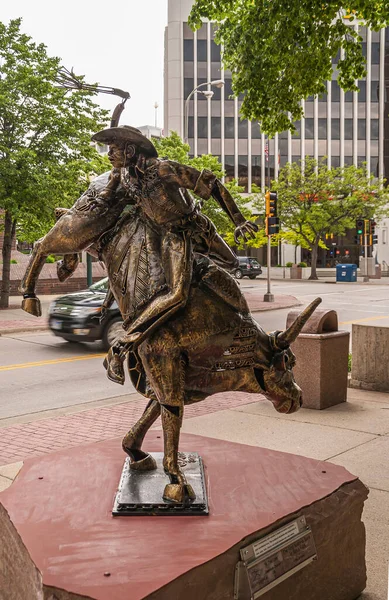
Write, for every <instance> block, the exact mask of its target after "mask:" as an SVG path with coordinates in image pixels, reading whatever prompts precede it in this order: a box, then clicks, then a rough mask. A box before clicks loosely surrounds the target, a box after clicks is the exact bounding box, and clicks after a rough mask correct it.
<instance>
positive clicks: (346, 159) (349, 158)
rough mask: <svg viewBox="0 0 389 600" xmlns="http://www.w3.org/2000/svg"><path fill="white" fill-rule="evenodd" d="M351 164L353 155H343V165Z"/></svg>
mask: <svg viewBox="0 0 389 600" xmlns="http://www.w3.org/2000/svg"><path fill="white" fill-rule="evenodd" d="M352 164H353V157H352V156H345V157H344V166H345V167H350V166H351V165H352Z"/></svg>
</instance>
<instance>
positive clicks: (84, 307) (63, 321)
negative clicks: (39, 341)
mask: <svg viewBox="0 0 389 600" xmlns="http://www.w3.org/2000/svg"><path fill="white" fill-rule="evenodd" d="M107 289H108V277H105V278H104V279H101V280H100V281H98V282H97V283H94V284H92V285H91V286H90V288H89V289H87V290H83V291H81V292H73V293H71V294H66V295H65V296H61V297H60V298H57V299H56V300H54V302H52V303H51V304H50V308H49V327H50V329H51V331H52V332H53V333H54V335H56V336H58V337H61V338H63V339H64V340H68V341H69V342H95V341H98V340H102V342H103V346H104V348H105V349H106V350H108V349H109V347H110V346H111V345H112V343H113V342H114V340H115V339H116V338H117V337H118V336H119V335H120V333H123V329H122V323H123V319H122V316H121V314H120V312H119V308H118V305H117V304H116V302H114V303H113V304H112V306H111V308H110V309H109V310H108V313H107V316H106V318H105V319H104V321H103V323H100V314H101V307H102V304H103V302H104V298H105V294H106V292H107Z"/></svg>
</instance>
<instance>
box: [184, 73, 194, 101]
mask: <svg viewBox="0 0 389 600" xmlns="http://www.w3.org/2000/svg"><path fill="white" fill-rule="evenodd" d="M193 88H194V79H192V78H189V77H185V79H184V100H186V99H187V97H188V96H189V94H190V93H191V92H192V91H193Z"/></svg>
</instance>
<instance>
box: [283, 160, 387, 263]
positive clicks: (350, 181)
mask: <svg viewBox="0 0 389 600" xmlns="http://www.w3.org/2000/svg"><path fill="white" fill-rule="evenodd" d="M383 183H384V181H383V180H376V179H374V177H373V176H372V175H368V174H367V172H366V168H365V167H354V166H348V167H344V168H336V169H327V166H326V164H325V163H324V162H322V163H319V164H318V163H317V161H315V160H314V159H312V158H309V157H306V158H305V161H304V166H303V168H301V164H300V163H292V164H290V163H288V164H286V165H285V167H283V168H282V169H281V171H280V173H279V179H278V181H275V182H273V183H272V188H273V189H274V190H275V191H277V192H278V207H279V213H280V218H281V222H282V227H283V232H282V233H281V236H282V237H283V239H285V240H288V238H289V240H291V241H293V243H295V244H301V245H302V246H303V247H305V248H308V249H309V250H311V252H312V269H313V272H314V271H315V268H316V255H317V249H318V247H320V246H321V247H327V246H326V245H325V235H326V234H329V233H332V234H334V235H344V234H345V232H346V229H348V228H353V227H355V220H356V219H357V218H358V217H363V218H372V217H381V216H383V215H385V214H387V212H388V209H387V208H386V205H387V203H388V200H389V193H388V189H387V188H385V187H384V186H383Z"/></svg>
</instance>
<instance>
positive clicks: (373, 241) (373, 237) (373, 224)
mask: <svg viewBox="0 0 389 600" xmlns="http://www.w3.org/2000/svg"><path fill="white" fill-rule="evenodd" d="M376 225H377V223H376V222H375V221H374V219H370V234H371V245H372V246H374V244H378V235H377V234H376V232H375V228H376Z"/></svg>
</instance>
